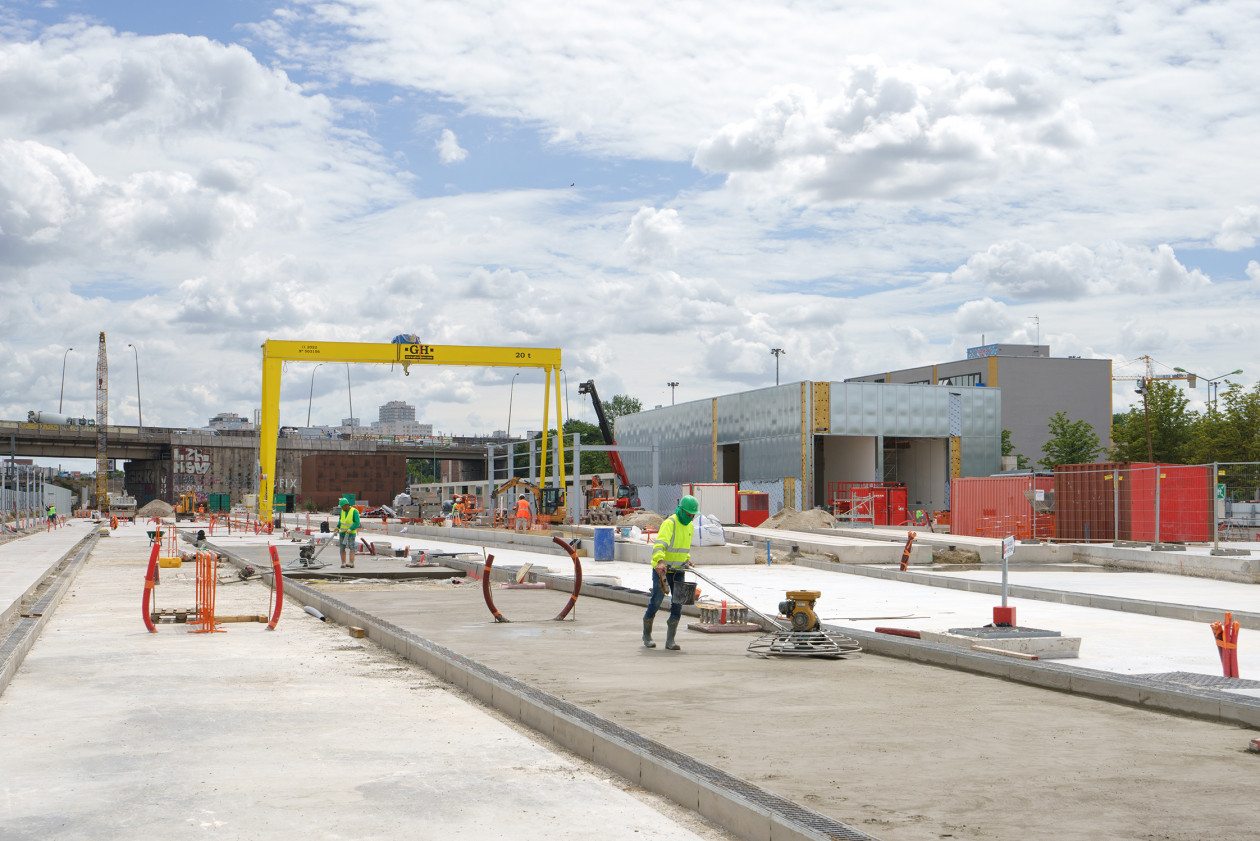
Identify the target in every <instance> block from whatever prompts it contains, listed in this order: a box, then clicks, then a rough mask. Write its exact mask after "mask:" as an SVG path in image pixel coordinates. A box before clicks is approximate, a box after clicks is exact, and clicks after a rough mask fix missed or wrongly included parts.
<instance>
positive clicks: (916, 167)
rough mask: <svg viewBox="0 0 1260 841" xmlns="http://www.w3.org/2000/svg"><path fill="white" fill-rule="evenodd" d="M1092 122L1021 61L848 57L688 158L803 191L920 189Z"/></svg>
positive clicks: (1031, 150) (1028, 153)
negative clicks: (826, 76)
mask: <svg viewBox="0 0 1260 841" xmlns="http://www.w3.org/2000/svg"><path fill="white" fill-rule="evenodd" d="M1091 136H1092V129H1091V128H1090V126H1089V124H1088V122H1086V121H1085V120H1083V119H1082V118H1081V117H1080V115H1079V113H1078V111H1077V109H1076V107H1075V105H1074V104H1072V103H1064V102H1062V101H1061V100H1060V99H1059V97H1057V96H1056V95H1054V94H1053V93H1052V92H1051V91H1050V90H1049V89H1048V88H1047V87H1046V85H1045V84H1044V83H1042V82H1040V81H1039V80H1037V79H1036V78H1035V77H1034V76H1033V74H1031V73H1030V72H1028V71H1026V70H1022V69H1018V68H1010V67H1007V66H1005V65H998V64H994V65H990V66H989V67H986V68H984V70H982V71H981V72H979V73H976V74H965V73H964V74H955V73H948V72H945V71H941V70H935V69H929V68H920V67H905V68H888V67H885V66H883V64H882V62H880V61H879V60H878V59H869V58H868V59H863V60H859V61H855V62H854V63H852V64H851V65H850V66H849V67H847V68H846V69H845V70H844V71H843V72H842V73H841V75H840V79H839V80H838V84H837V85H836V89H835V90H834V91H828V92H825V93H819V92H817V91H814V90H809V89H806V88H802V87H794V88H788V89H785V90H783V91H781V92H779V93H778V94H776V95H774V96H772V97H771V98H770V99H767V100H765V101H763V102H762V103H761V104H760V105H759V106H758V107H757V112H756V114H755V115H754V116H753V117H751V118H750V119H748V120H745V121H743V122H741V123H737V124H731V125H727V126H725V127H723V128H722V129H721V130H720V131H718V132H717V133H716V134H715V135H713V136H712V137H710V138H708V139H707V140H705V141H704V142H702V143H701V144H700V147H699V149H698V151H697V152H696V156H695V163H696V165H697V166H699V167H701V168H702V169H705V170H707V171H709V172H721V173H727V174H728V175H729V176H730V179H731V183H732V184H733V185H734V186H736V187H739V188H743V189H745V190H752V191H757V192H770V193H777V194H790V193H800V194H803V195H804V196H806V197H808V198H812V199H819V200H825V201H832V200H838V199H849V198H872V197H874V198H902V199H908V198H922V197H926V196H933V195H942V194H946V193H949V192H951V191H953V190H955V189H957V188H958V187H960V186H965V185H969V184H972V185H979V184H983V183H986V182H988V181H991V180H993V179H994V178H996V177H997V176H998V175H999V174H1000V172H1001V170H1002V168H1003V167H1004V166H1009V165H1014V164H1019V165H1022V166H1028V165H1034V164H1036V163H1038V162H1044V161H1052V162H1062V161H1063V160H1064V159H1065V158H1064V155H1063V150H1065V149H1070V148H1073V147H1077V146H1080V145H1083V144H1084V143H1086V142H1088V141H1089V139H1090V138H1091Z"/></svg>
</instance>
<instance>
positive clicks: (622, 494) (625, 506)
mask: <svg viewBox="0 0 1260 841" xmlns="http://www.w3.org/2000/svg"><path fill="white" fill-rule="evenodd" d="M578 394H589V395H590V396H591V405H592V406H593V407H594V408H595V417H596V418H598V419H599V431H600V433H601V434H602V435H603V436H604V443H605V444H606V445H608V446H610V447H614V446H616V445H617V441H616V440H615V439H614V438H613V430H612V424H610V423H609V422H608V416H607V415H606V414H604V404H603V403H602V402H600V399H599V392H598V391H596V390H595V381H594V380H587V381H586V382H584V383H582V384H581V385H579V386H578ZM608 460H609V461H610V462H612V468H613V473H615V474H616V476H617V483H618V487H617V496H616V499H615V500H614V503H613V508H614V510H615V511H617V512H620V513H629V512H630V511H633V510H635V509H637V508H638V507H639V505H640V503H639V489H638V487H637V486H635V485H633V484H631V483H630V477H629V475H627V473H626V466H625V464H624V463H623V462H622V461H621V455H620V454H619V453H618V452H617V451H616V450H609V451H608ZM605 513H608V514H611V513H612V512H605Z"/></svg>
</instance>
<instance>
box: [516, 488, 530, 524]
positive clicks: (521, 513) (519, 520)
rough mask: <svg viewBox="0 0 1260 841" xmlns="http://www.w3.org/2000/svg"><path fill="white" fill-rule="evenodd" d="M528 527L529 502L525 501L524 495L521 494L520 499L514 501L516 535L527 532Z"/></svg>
mask: <svg viewBox="0 0 1260 841" xmlns="http://www.w3.org/2000/svg"><path fill="white" fill-rule="evenodd" d="M529 527H530V516H529V500H528V499H526V497H525V494H521V498H520V499H518V500H517V501H516V531H517V532H518V533H519V532H525V531H529Z"/></svg>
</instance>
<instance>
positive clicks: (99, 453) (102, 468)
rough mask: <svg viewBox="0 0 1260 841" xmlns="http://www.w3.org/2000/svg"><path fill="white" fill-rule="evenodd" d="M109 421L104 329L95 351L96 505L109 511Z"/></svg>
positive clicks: (107, 373) (107, 365) (103, 510)
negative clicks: (106, 438) (106, 433)
mask: <svg viewBox="0 0 1260 841" xmlns="http://www.w3.org/2000/svg"><path fill="white" fill-rule="evenodd" d="M108 421H109V358H108V357H107V356H106V355H105V331H104V330H102V331H101V340H100V343H99V345H98V347H97V352H96V505H97V507H98V508H99V509H100V510H101V513H102V514H104V513H107V512H108V511H109V459H107V458H106V457H105V455H106V448H105V424H106V423H107V422H108Z"/></svg>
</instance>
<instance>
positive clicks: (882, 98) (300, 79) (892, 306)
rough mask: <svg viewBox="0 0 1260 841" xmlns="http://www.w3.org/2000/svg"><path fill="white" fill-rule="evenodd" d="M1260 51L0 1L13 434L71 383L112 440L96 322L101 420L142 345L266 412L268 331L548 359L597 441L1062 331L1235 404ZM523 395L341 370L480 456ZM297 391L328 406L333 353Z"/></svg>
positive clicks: (167, 406)
mask: <svg viewBox="0 0 1260 841" xmlns="http://www.w3.org/2000/svg"><path fill="white" fill-rule="evenodd" d="M1258 42H1260V3H1258V2H1256V0H1224V2H1191V0H1181V1H1180V2H1169V1H1168V0H1144V2H1141V3H1137V2H1099V0H1089V2H1085V0H1058V2H1055V3H1052V4H1010V3H996V2H984V0H968V2H964V3H962V4H937V5H936V6H933V5H932V4H925V3H922V2H908V0H879V2H874V1H873V0H852V2H837V0H795V1H794V2H786V0H785V1H784V2H778V3H774V2H766V1H765V0H763V1H762V2H753V1H752V0H726V2H723V3H713V2H694V1H693V0H669V2H663V0H642V2H638V3H632V4H626V3H621V2H609V0H566V2H563V3H559V2H547V0H541V2H534V3H521V2H515V3H512V2H497V0H460V2H450V0H446V1H445V2H423V0H318V2H308V0H269V2H265V3H264V2H255V0H216V2H214V3H193V4H184V3H171V2H169V0H132V2H121V1H120V2H103V1H89V0H40V1H36V0H31V1H30V2H28V1H27V0H4V2H0V293H3V304H2V305H0V354H2V355H3V358H4V361H5V364H4V365H3V366H2V367H0V417H5V418H19V417H25V413H26V411H27V410H29V409H47V410H54V411H55V410H56V408H57V403H58V399H59V392H60V387H61V368H62V361H63V358H64V360H65V410H66V413H68V414H83V415H91V414H92V413H93V411H94V401H93V392H92V385H93V375H94V370H95V363H96V344H97V334H98V332H99V331H101V330H104V331H105V332H106V335H107V340H108V344H109V352H110V355H109V358H110V368H111V378H110V413H111V414H110V419H111V421H112V422H115V423H134V422H135V421H136V418H137V399H136V398H137V394H136V391H137V388H136V363H137V361H138V363H139V374H140V389H141V397H142V399H143V410H144V421H145V423H146V424H153V425H158V424H162V425H172V426H201V425H204V424H205V423H206V420H207V419H208V418H209V417H210V416H211V415H213V414H215V413H217V412H220V411H233V412H237V413H239V414H242V415H247V416H252V414H253V411H254V410H255V409H256V408H257V406H258V401H259V391H260V376H261V375H260V370H261V366H260V350H259V346H260V345H261V343H262V342H263V341H264V340H265V339H268V338H272V339H301V340H317V339H328V340H342V341H389V340H390V338H392V337H393V336H394V335H396V334H398V333H401V332H408V333H416V334H418V335H419V336H420V337H421V338H422V340H423V341H425V342H429V343H433V344H471V345H520V346H534V347H556V346H558V347H560V348H562V350H563V354H564V360H565V362H564V368H565V372H566V375H567V381H568V385H569V402H570V408H571V413H572V414H573V415H574V416H578V417H583V418H587V419H591V418H593V414H592V413H591V411H590V408H589V404H587V403H586V401H585V398H582V397H580V396H579V395H578V393H577V384H578V383H579V382H581V381H582V380H585V379H588V378H592V377H593V378H594V379H595V380H596V383H597V384H598V386H599V388H600V391H601V393H603V394H604V395H605V396H606V397H607V396H610V395H612V394H614V393H617V392H628V393H630V394H632V395H635V396H637V397H639V398H640V399H641V400H642V401H643V403H644V405H645V406H648V407H650V406H653V405H656V404H660V403H668V402H669V400H670V390H669V388H668V387H667V386H666V383H667V382H669V381H677V382H678V383H679V386H678V388H677V399H678V401H679V402H682V401H684V400H691V399H697V398H706V397H711V396H713V395H717V394H724V393H730V392H733V391H740V390H744V389H747V388H750V387H757V386H762V385H767V384H772V383H773V382H774V376H775V366H774V362H775V360H774V357H773V356H772V355H771V354H770V352H769V351H770V348H774V347H779V348H783V349H785V351H786V353H785V354H784V355H783V357H782V359H781V363H780V364H781V378H782V380H783V381H784V382H789V381H795V380H801V379H814V380H826V379H831V380H839V379H843V378H845V377H850V376H857V375H862V374H868V373H872V372H877V371H883V370H890V369H895V368H901V367H908V366H912V365H919V364H930V363H933V362H944V361H948V360H952V359H957V358H961V357H962V356H963V355H964V352H965V349H966V348H968V347H972V346H975V345H979V344H981V343H982V342H986V341H987V342H990V343H992V342H1014V343H1031V342H1033V341H1034V340H1036V338H1037V337H1038V336H1039V337H1040V341H1041V342H1042V343H1045V344H1049V345H1050V346H1051V352H1052V353H1053V355H1055V356H1067V355H1080V356H1086V357H1104V358H1110V359H1113V360H1115V361H1116V364H1117V367H1118V370H1119V371H1123V372H1131V373H1134V374H1138V373H1141V370H1142V369H1141V365H1140V364H1136V363H1135V364H1127V365H1126V364H1125V363H1129V362H1130V361H1131V360H1134V359H1135V358H1137V357H1139V356H1141V355H1144V354H1147V355H1150V356H1152V357H1154V358H1155V359H1156V360H1158V362H1159V363H1160V366H1159V367H1158V368H1157V370H1159V371H1160V372H1165V373H1166V372H1168V370H1169V369H1170V368H1171V367H1172V366H1178V365H1179V366H1182V367H1184V368H1187V369H1190V370H1193V371H1197V372H1199V373H1201V374H1204V375H1206V376H1214V375H1216V374H1219V373H1222V372H1224V371H1229V370H1233V369H1234V368H1243V369H1245V370H1246V374H1244V375H1243V376H1242V377H1240V378H1238V379H1239V380H1240V381H1241V382H1243V383H1245V384H1248V385H1249V384H1250V383H1251V382H1253V381H1254V380H1253V376H1254V375H1255V374H1256V372H1257V371H1260V367H1257V364H1256V363H1255V361H1254V357H1253V356H1252V355H1251V348H1252V346H1253V345H1254V336H1256V335H1257V334H1258V333H1260V309H1258V308H1257V307H1256V303H1257V292H1258V291H1260V262H1258V261H1260V247H1258V246H1257V237H1260V156H1258V155H1257V151H1256V150H1257V144H1258V141H1257V138H1260V86H1257V85H1256V80H1257V79H1258V78H1260V50H1257V49H1256V46H1255V45H1256V44H1257V43H1258ZM128 344H132V345H134V346H135V349H136V350H135V352H134V353H133V351H132V349H131V348H129V347H128ZM68 347H73V348H74V350H73V351H72V352H70V353H69V354H68V355H66V354H65V350H66V348H68ZM513 373H514V372H513V371H512V370H509V369H485V370H480V369H471V370H465V369H442V368H428V369H425V370H419V371H418V372H417V370H416V369H413V373H412V375H411V376H410V377H407V378H403V377H402V376H401V374H400V373H399V372H398V371H394V372H390V371H388V370H387V369H384V368H377V367H370V366H355V367H354V368H353V370H352V371H351V372H350V377H351V380H352V383H353V399H354V406H355V410H356V414H357V415H358V416H360V417H361V418H363V419H364V420H365V421H371V420H374V419H375V417H376V407H377V406H379V405H380V404H381V403H384V402H385V401H386V400H390V399H404V400H407V401H408V402H411V403H413V404H415V405H417V406H418V407H419V409H418V415H419V418H420V419H421V420H423V421H427V422H431V423H433V424H434V425H435V427H436V428H437V429H439V430H441V431H444V432H450V433H456V434H477V433H489V432H491V431H493V430H495V429H501V428H503V427H504V426H505V425H506V423H507V416H508V411H509V406H508V404H509V393H510V391H511V389H510V387H509V383H510V381H511V379H512V375H513ZM312 389H313V396H312ZM541 390H542V389H541V373H539V372H532V371H530V372H525V373H522V374H521V376H520V377H518V378H517V380H516V387H515V391H516V392H520V393H518V394H515V401H514V405H513V409H512V411H513V418H512V425H513V429H514V430H523V429H525V428H537V427H538V426H539V425H540V424H541V403H542V396H541ZM1115 394H1116V407H1117V409H1120V408H1123V407H1124V406H1125V405H1126V404H1127V403H1128V402H1129V399H1130V398H1131V397H1132V385H1131V384H1128V383H1118V384H1117V387H1116V392H1115ZM1204 395H1205V391H1204V389H1203V388H1202V387H1200V388H1199V389H1198V390H1197V391H1194V392H1191V397H1192V399H1193V400H1195V402H1196V403H1199V402H1201V399H1202V397H1203V396H1204ZM282 399H283V403H282V406H281V420H282V422H283V423H296V424H301V423H305V420H306V410H307V408H308V400H309V403H310V405H311V411H312V421H313V422H314V423H336V422H338V421H339V420H340V419H341V418H342V417H344V416H346V415H347V414H348V412H349V405H348V403H349V397H348V395H347V388H346V376H345V368H344V367H342V368H341V370H340V371H337V370H336V369H335V368H334V366H325V367H324V368H321V369H319V370H318V371H317V372H316V373H315V375H314V377H313V380H312V374H311V366H309V365H291V366H289V367H288V368H287V369H286V372H285V380H284V388H283V394H282Z"/></svg>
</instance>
